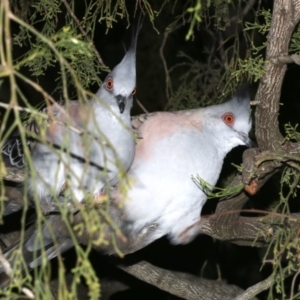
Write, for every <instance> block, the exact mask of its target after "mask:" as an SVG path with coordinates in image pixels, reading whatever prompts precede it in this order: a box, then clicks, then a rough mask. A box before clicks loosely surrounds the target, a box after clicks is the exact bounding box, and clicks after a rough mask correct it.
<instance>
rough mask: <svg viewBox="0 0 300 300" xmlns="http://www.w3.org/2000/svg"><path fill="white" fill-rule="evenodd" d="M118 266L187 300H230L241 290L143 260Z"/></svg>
mask: <svg viewBox="0 0 300 300" xmlns="http://www.w3.org/2000/svg"><path fill="white" fill-rule="evenodd" d="M118 268H120V269H122V270H124V271H125V272H127V273H129V274H131V275H133V276H135V277H137V278H139V279H140V280H142V281H144V282H147V283H149V284H151V285H153V286H156V287H158V288H159V289H161V290H163V291H166V292H168V293H170V294H172V295H175V296H178V297H181V298H184V299H187V300H206V299H214V300H227V299H228V300H231V299H233V298H234V297H237V296H238V295H239V294H240V293H241V292H242V290H241V289H240V288H239V287H237V286H234V285H229V284H226V283H225V282H222V281H216V280H208V279H205V278H200V277H195V276H193V275H190V274H185V273H180V272H175V271H173V272H171V271H168V270H164V269H161V268H158V267H156V266H153V265H151V264H149V263H147V262H145V261H141V262H139V263H136V264H134V265H131V266H118ZM254 299H255V298H254Z"/></svg>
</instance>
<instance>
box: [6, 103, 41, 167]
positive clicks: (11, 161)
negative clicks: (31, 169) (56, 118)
mask: <svg viewBox="0 0 300 300" xmlns="http://www.w3.org/2000/svg"><path fill="white" fill-rule="evenodd" d="M40 112H41V113H43V114H47V108H44V109H42V110H41V111H40ZM24 132H25V134H26V143H27V146H28V147H29V149H30V150H31V149H32V148H33V147H34V145H35V140H34V138H32V137H30V135H31V133H32V134H34V135H38V134H39V128H38V125H37V122H36V121H35V120H32V121H30V122H27V123H25V124H24ZM1 152H2V156H3V160H4V163H5V165H6V166H9V167H15V168H19V169H23V168H24V167H25V160H24V145H23V143H22V139H21V136H20V133H19V132H15V133H14V134H13V135H12V136H11V137H10V138H8V139H7V141H6V142H5V144H4V146H3V148H2V150H1Z"/></svg>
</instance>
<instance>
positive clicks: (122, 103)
mask: <svg viewBox="0 0 300 300" xmlns="http://www.w3.org/2000/svg"><path fill="white" fill-rule="evenodd" d="M116 98H117V104H118V106H119V110H120V113H121V114H122V113H123V112H124V109H125V106H126V97H124V96H122V95H118V96H117V97H116Z"/></svg>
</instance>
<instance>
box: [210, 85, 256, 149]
mask: <svg viewBox="0 0 300 300" xmlns="http://www.w3.org/2000/svg"><path fill="white" fill-rule="evenodd" d="M250 112H251V111H250V95H249V91H248V89H246V88H245V87H243V88H241V89H240V90H239V91H238V92H237V93H236V94H235V95H234V97H233V98H232V99H231V100H230V101H227V102H225V103H223V104H219V105H213V106H210V107H207V113H206V114H207V115H208V116H209V118H208V119H209V124H207V125H208V126H209V127H211V128H213V132H214V133H216V139H217V140H218V143H219V145H220V147H222V148H224V150H225V151H226V152H228V151H230V150H231V149H232V148H234V147H236V146H239V145H245V146H247V147H252V146H253V142H252V141H251V139H250V138H249V136H248V134H249V131H250V129H251V126H252V120H251V115H250Z"/></svg>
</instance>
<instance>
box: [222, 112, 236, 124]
mask: <svg viewBox="0 0 300 300" xmlns="http://www.w3.org/2000/svg"><path fill="white" fill-rule="evenodd" d="M222 119H223V121H224V122H225V124H227V125H229V126H233V124H234V120H235V119H234V115H233V114H230V113H227V114H224V115H223V116H222Z"/></svg>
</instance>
